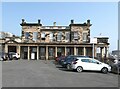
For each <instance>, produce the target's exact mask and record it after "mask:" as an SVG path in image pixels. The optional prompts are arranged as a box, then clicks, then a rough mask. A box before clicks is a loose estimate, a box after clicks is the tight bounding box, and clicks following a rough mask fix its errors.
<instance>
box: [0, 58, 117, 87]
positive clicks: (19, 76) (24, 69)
mask: <svg viewBox="0 0 120 89" xmlns="http://www.w3.org/2000/svg"><path fill="white" fill-rule="evenodd" d="M2 86H3V87H117V86H118V75H116V74H112V73H108V74H103V73H99V72H82V73H77V72H73V71H67V70H66V69H64V68H61V67H60V66H58V65H55V64H54V61H53V60H52V61H47V62H46V61H45V60H30V61H28V60H22V59H21V60H12V61H4V62H2Z"/></svg>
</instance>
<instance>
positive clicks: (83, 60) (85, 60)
mask: <svg viewBox="0 0 120 89" xmlns="http://www.w3.org/2000/svg"><path fill="white" fill-rule="evenodd" d="M81 61H82V62H87V63H89V62H90V60H89V59H82V60H81Z"/></svg>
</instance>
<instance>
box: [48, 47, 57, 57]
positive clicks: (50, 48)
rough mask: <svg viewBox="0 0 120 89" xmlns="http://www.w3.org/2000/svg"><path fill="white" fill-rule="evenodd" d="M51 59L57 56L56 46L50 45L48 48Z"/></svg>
mask: <svg viewBox="0 0 120 89" xmlns="http://www.w3.org/2000/svg"><path fill="white" fill-rule="evenodd" d="M48 54H49V59H54V58H55V47H49V49H48Z"/></svg>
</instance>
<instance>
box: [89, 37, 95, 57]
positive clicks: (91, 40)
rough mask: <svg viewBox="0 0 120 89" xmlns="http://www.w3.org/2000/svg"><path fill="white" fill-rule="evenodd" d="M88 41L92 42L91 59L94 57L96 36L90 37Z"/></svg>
mask: <svg viewBox="0 0 120 89" xmlns="http://www.w3.org/2000/svg"><path fill="white" fill-rule="evenodd" d="M90 43H92V44H93V51H92V54H93V59H94V52H95V44H97V38H91V39H90Z"/></svg>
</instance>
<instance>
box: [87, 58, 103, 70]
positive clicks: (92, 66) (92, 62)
mask: <svg viewBox="0 0 120 89" xmlns="http://www.w3.org/2000/svg"><path fill="white" fill-rule="evenodd" d="M89 61H90V66H89V68H90V69H89V70H94V71H99V70H101V68H102V65H101V63H100V62H98V61H97V60H94V59H90V60H89Z"/></svg>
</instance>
